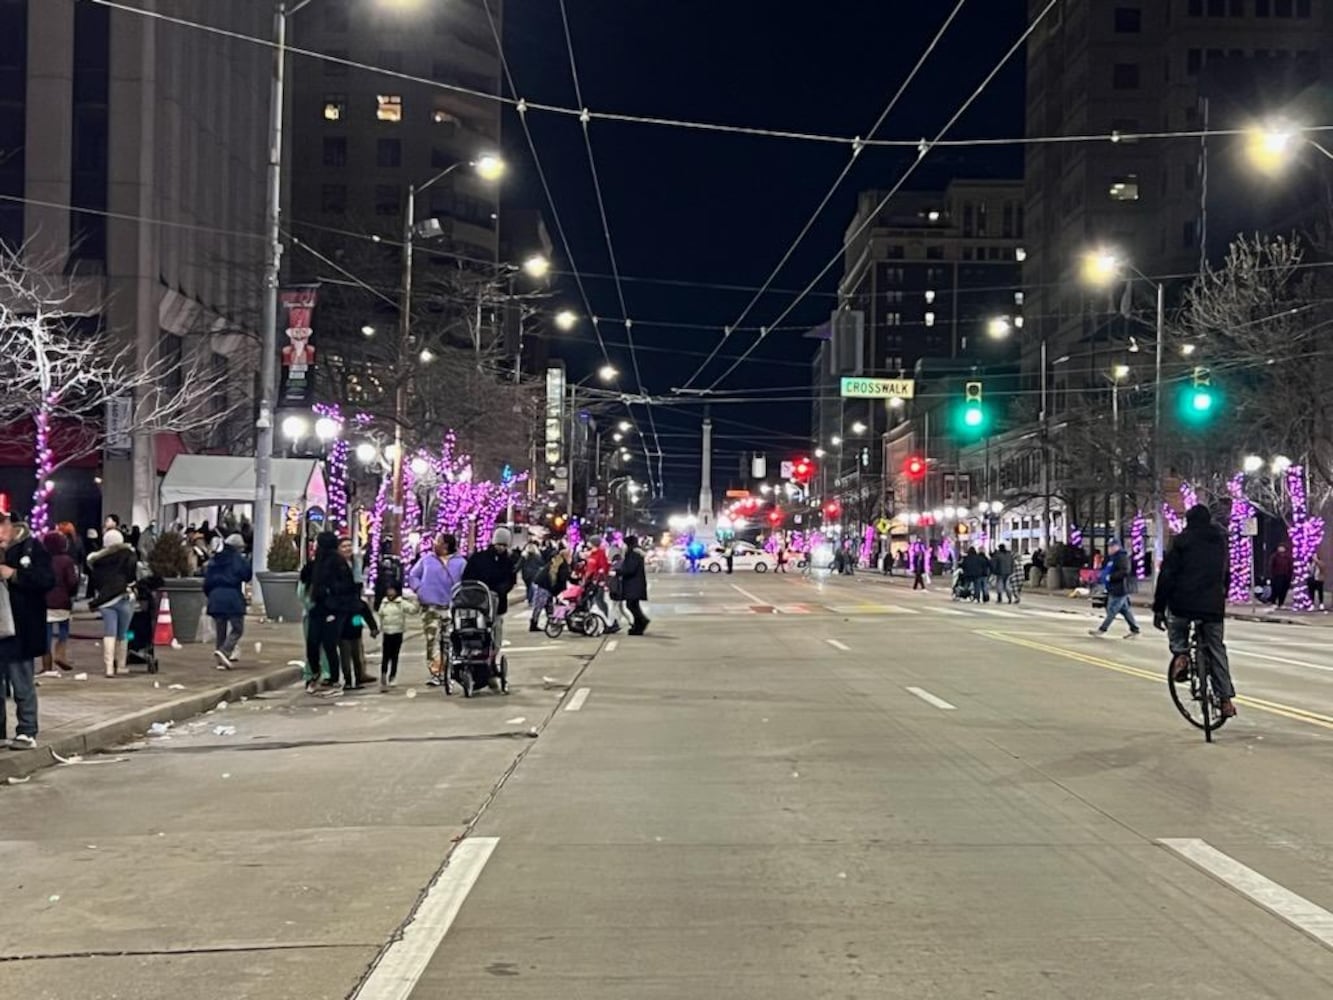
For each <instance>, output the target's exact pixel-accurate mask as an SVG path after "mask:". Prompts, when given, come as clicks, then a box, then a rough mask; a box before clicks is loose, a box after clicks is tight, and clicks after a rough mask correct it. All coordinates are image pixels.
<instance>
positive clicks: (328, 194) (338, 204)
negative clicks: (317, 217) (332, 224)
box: [319, 184, 347, 215]
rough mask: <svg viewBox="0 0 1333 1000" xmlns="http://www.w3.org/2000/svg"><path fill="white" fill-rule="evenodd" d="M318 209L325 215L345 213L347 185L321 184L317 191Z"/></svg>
mask: <svg viewBox="0 0 1333 1000" xmlns="http://www.w3.org/2000/svg"><path fill="white" fill-rule="evenodd" d="M319 210H320V211H321V212H323V213H324V214H325V215H345V214H346V213H347V185H346V184H325V185H323V186H322V187H321V188H320V191H319Z"/></svg>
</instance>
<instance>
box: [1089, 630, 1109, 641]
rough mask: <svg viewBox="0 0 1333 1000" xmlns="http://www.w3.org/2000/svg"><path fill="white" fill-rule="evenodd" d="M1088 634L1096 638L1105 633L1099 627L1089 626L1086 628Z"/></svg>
mask: <svg viewBox="0 0 1333 1000" xmlns="http://www.w3.org/2000/svg"><path fill="white" fill-rule="evenodd" d="M1088 635H1095V636H1096V637H1097V638H1098V639H1100V638H1102V637H1103V636H1104V635H1106V633H1105V632H1103V631H1102V630H1101V629H1099V628H1090V629H1088Z"/></svg>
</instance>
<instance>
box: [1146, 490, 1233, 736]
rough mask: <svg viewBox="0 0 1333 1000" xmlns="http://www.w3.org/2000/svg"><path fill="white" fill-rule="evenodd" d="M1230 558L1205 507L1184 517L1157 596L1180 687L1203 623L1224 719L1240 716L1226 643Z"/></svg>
mask: <svg viewBox="0 0 1333 1000" xmlns="http://www.w3.org/2000/svg"><path fill="white" fill-rule="evenodd" d="M1230 567H1231V554H1230V551H1229V549H1228V546H1227V538H1226V535H1225V534H1224V533H1223V531H1222V529H1221V528H1219V527H1218V526H1217V525H1216V524H1214V523H1213V515H1212V514H1211V513H1210V512H1209V510H1208V508H1207V507H1205V506H1204V505H1203V504H1195V505H1194V506H1193V507H1191V508H1190V509H1189V510H1188V511H1186V512H1185V530H1184V531H1182V532H1181V533H1180V534H1179V535H1178V536H1177V537H1176V540H1175V541H1174V542H1172V543H1171V551H1170V552H1168V553H1167V554H1166V558H1165V559H1163V560H1162V569H1161V572H1160V573H1158V575H1157V590H1156V592H1155V593H1154V594H1153V602H1152V612H1153V620H1152V623H1153V625H1154V627H1156V628H1158V629H1167V627H1168V615H1167V612H1170V616H1169V624H1170V628H1169V631H1168V632H1167V639H1168V642H1169V643H1170V645H1171V654H1172V656H1171V671H1172V675H1173V676H1174V678H1175V680H1176V681H1177V682H1179V681H1184V680H1186V679H1187V678H1188V677H1189V669H1190V662H1189V634H1190V623H1191V622H1198V623H1199V642H1200V644H1201V646H1202V647H1203V649H1204V651H1205V652H1206V653H1207V656H1208V659H1209V661H1210V663H1211V665H1212V677H1213V685H1214V687H1216V689H1217V694H1218V696H1219V697H1220V698H1221V700H1222V715H1223V716H1232V715H1235V714H1236V706H1235V705H1234V704H1233V703H1232V700H1231V699H1233V698H1234V697H1235V696H1236V689H1235V687H1234V686H1233V685H1232V683H1231V668H1230V666H1229V664H1228V663H1227V647H1226V643H1225V642H1223V630H1224V624H1223V623H1224V622H1225V620H1226V609H1227V588H1228V585H1229V583H1230V577H1231V568H1230Z"/></svg>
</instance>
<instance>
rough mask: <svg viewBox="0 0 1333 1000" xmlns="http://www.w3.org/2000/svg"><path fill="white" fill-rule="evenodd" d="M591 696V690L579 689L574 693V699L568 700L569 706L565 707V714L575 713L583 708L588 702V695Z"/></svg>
mask: <svg viewBox="0 0 1333 1000" xmlns="http://www.w3.org/2000/svg"><path fill="white" fill-rule="evenodd" d="M590 694H592V688H579V689H578V690H577V691H575V692H574V697H572V698H570V699H569V704H568V705H566V706H565V711H566V712H577V711H578V710H579V709H580V708H582V707H583V703H584V702H585V701H587V700H588V695H590Z"/></svg>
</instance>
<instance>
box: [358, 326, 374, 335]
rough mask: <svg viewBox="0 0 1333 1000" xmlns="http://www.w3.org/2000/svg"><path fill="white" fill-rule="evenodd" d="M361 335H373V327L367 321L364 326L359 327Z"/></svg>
mask: <svg viewBox="0 0 1333 1000" xmlns="http://www.w3.org/2000/svg"><path fill="white" fill-rule="evenodd" d="M361 336H363V337H373V336H375V328H374V327H373V326H371V325H370V324H369V323H367V324H366V325H365V326H363V327H362V328H361Z"/></svg>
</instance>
